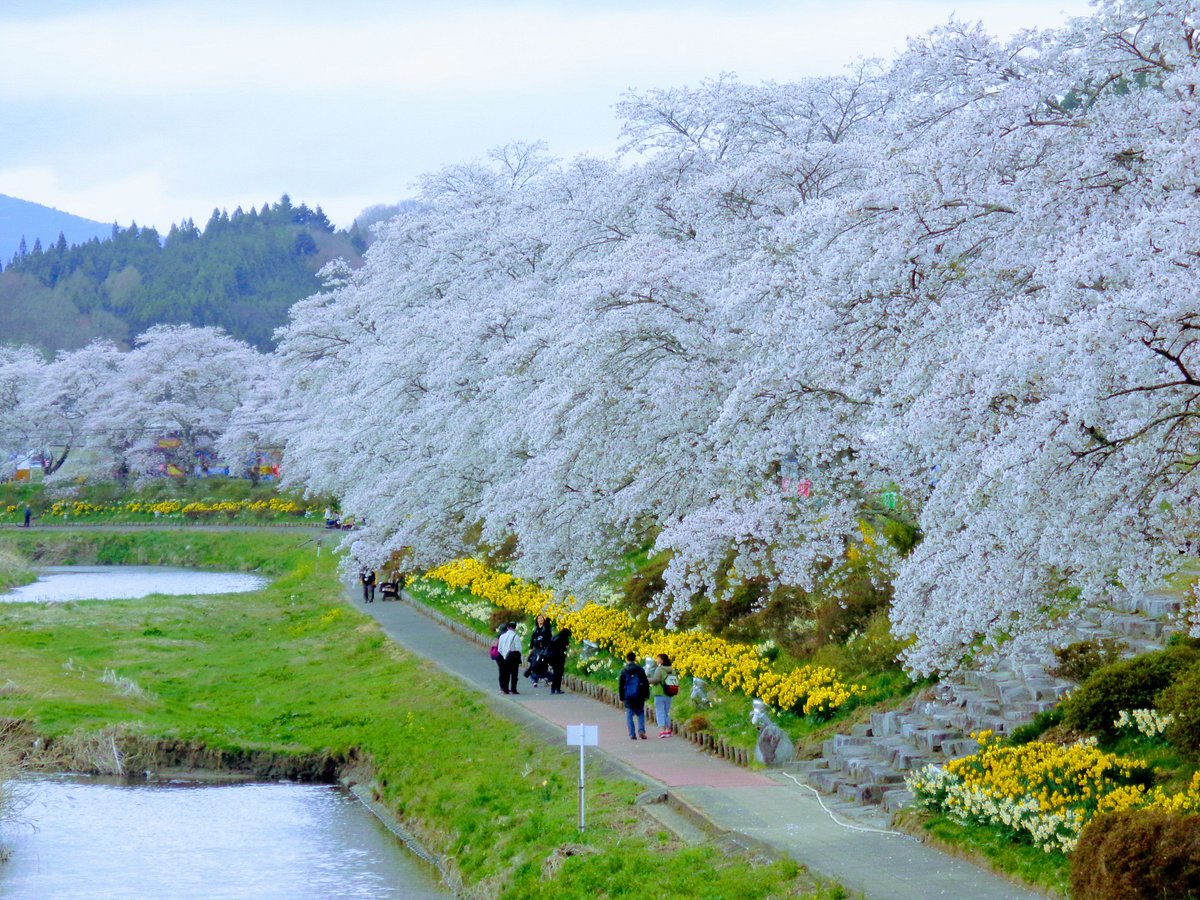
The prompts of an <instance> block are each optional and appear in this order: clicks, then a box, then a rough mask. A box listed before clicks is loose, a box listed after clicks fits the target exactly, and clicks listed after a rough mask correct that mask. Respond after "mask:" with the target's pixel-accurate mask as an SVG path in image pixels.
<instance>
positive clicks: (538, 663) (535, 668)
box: [525, 647, 550, 687]
mask: <svg viewBox="0 0 1200 900" xmlns="http://www.w3.org/2000/svg"><path fill="white" fill-rule="evenodd" d="M525 677H526V678H529V679H532V681H533V686H534V687H537V683H538V681H540V680H542V679H545V680H547V681H549V680H550V661H549V660H548V659H547V658H546V651H545V649H543V648H542V647H534V648H533V649H532V650H530V651H529V660H528V665H527V666H526V667H525Z"/></svg>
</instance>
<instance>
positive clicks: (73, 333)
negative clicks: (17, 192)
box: [0, 194, 366, 353]
mask: <svg viewBox="0 0 1200 900" xmlns="http://www.w3.org/2000/svg"><path fill="white" fill-rule="evenodd" d="M18 202H19V201H18ZM30 205H32V204H30ZM57 235H58V232H57V231H56V232H55V236H54V237H53V238H52V239H50V240H49V241H42V243H41V244H40V245H36V246H33V245H30V246H27V252H26V253H24V254H20V255H18V256H17V258H15V259H13V258H12V257H11V256H10V257H9V260H7V261H6V263H5V266H4V271H3V272H0V342H3V343H15V344H29V345H32V346H34V347H38V348H40V349H42V350H43V351H46V352H48V353H53V352H56V351H58V350H65V349H73V348H75V347H81V346H83V345H84V344H86V343H88V342H89V341H91V340H93V339H95V338H110V339H112V340H114V341H116V342H118V343H129V342H130V341H131V340H132V339H133V338H134V337H135V336H136V335H138V334H140V333H142V332H143V331H145V330H146V329H147V328H149V327H150V326H152V325H159V324H190V325H214V326H219V327H221V328H224V329H225V330H226V331H227V332H229V333H230V334H231V335H233V336H234V337H236V338H239V339H241V340H244V341H247V342H248V343H251V344H253V345H254V346H256V347H259V348H260V349H264V350H266V349H270V347H271V346H272V336H273V334H274V332H275V329H276V328H278V327H279V326H280V325H282V324H284V323H285V322H286V321H287V315H288V310H289V309H290V308H291V305H292V304H293V303H295V302H296V301H297V300H299V299H301V298H302V297H307V296H309V295H310V294H314V293H316V292H317V291H319V290H320V289H321V286H322V281H321V279H320V278H318V277H317V272H318V271H320V269H321V268H322V267H323V266H324V265H325V263H327V262H329V261H330V260H331V259H335V258H338V257H340V258H342V259H345V260H346V261H347V262H348V263H350V265H352V266H356V265H360V264H361V262H362V257H361V253H362V252H363V250H365V249H366V241H365V239H364V237H363V235H362V234H361V232H360V231H359V230H358V228H357V227H352V228H351V229H350V230H349V231H337V230H336V229H335V228H334V227H333V225H332V224H331V223H330V221H329V219H328V218H327V217H326V216H325V213H324V212H322V211H321V207H319V206H318V207H317V208H316V209H309V207H308V206H307V205H305V204H303V203H301V204H299V205H298V206H296V205H293V204H292V201H291V199H290V198H289V197H288V196H287V195H286V194H285V195H283V196H282V197H281V198H280V199H279V202H278V203H275V204H273V205H272V204H265V203H264V204H263V206H262V208H261V209H255V208H254V207H253V206H251V207H250V210H249V212H247V211H245V210H243V209H242V208H241V207H240V206H239V207H238V208H237V209H235V210H234V211H233V212H232V213H229V212H226V211H225V210H223V209H214V210H213V214H212V217H211V218H210V219H209V220H208V223H207V224H206V225H205V226H204V228H203V229H201V228H199V227H198V226H197V225H196V224H195V223H194V222H193V221H192V220H191V219H186V220H184V221H183V222H180V223H179V224H177V225H172V226H171V230H170V231H169V232H167V234H166V235H165V236H164V235H160V234H159V233H158V231H156V230H155V229H153V228H138V227H136V226H134V225H130V227H128V228H118V227H115V226H106V228H105V234H104V236H103V237H102V238H99V239H97V238H95V237H89V238H88V239H87V240H86V241H85V242H83V243H81V244H78V245H77V246H70V240H69V239H68V238H67V237H66V234H65V232H64V239H63V240H62V241H59V240H58V237H57ZM18 240H19V239H18ZM26 244H27V245H29V240H28V238H26Z"/></svg>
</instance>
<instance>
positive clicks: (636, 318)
mask: <svg viewBox="0 0 1200 900" xmlns="http://www.w3.org/2000/svg"><path fill="white" fill-rule="evenodd" d="M1198 66H1200V40H1198V38H1197V31H1196V16H1195V9H1194V7H1193V5H1192V4H1191V3H1187V2H1151V0H1133V2H1104V3H1101V4H1100V5H1099V6H1098V8H1097V11H1096V12H1095V14H1094V15H1092V16H1090V17H1088V18H1084V19H1079V20H1075V21H1073V22H1071V23H1069V24H1068V26H1067V27H1065V28H1063V29H1059V30H1055V31H1046V32H1027V33H1023V34H1020V35H1017V36H1016V37H1014V38H1013V39H1011V40H1009V41H1006V42H1002V41H998V40H996V39H994V38H992V37H990V36H989V35H987V34H986V33H984V32H983V30H982V29H980V28H979V27H975V26H971V25H968V24H964V23H960V22H955V21H952V22H950V23H949V24H948V25H946V26H945V27H943V28H940V29H936V30H934V31H932V32H930V33H929V34H927V35H924V36H922V37H918V38H915V39H913V40H912V41H910V44H909V48H908V50H907V51H906V52H905V53H903V54H902V55H900V56H899V57H898V58H897V59H896V60H894V61H893V62H891V63H890V64H886V65H885V64H882V63H875V62H867V63H860V64H858V65H856V66H854V67H853V68H851V69H850V70H848V71H847V73H846V74H845V75H844V76H841V77H837V78H823V79H812V80H808V81H804V82H799V83H796V84H790V85H777V84H772V85H762V86H750V85H743V84H740V83H738V82H737V81H736V80H735V79H733V78H731V77H726V76H722V77H720V78H718V79H716V80H714V81H712V82H707V83H704V84H702V85H700V86H699V87H697V88H694V89H687V88H677V89H670V90H664V91H654V92H648V93H646V94H643V95H635V96H630V97H627V98H625V100H624V101H623V102H622V103H621V105H620V107H619V110H620V113H621V114H622V115H623V116H624V118H625V123H626V124H625V129H624V133H625V136H626V139H627V145H626V147H625V148H624V158H623V159H622V160H620V161H618V160H597V159H587V158H584V159H578V160H574V161H572V162H570V163H563V162H558V161H552V160H548V159H546V158H545V157H544V156H543V155H542V153H541V151H540V149H539V148H537V147H536V146H529V145H514V146H512V147H508V148H504V149H502V150H501V151H498V152H497V153H496V154H495V155H494V157H493V158H491V159H489V160H487V161H485V162H484V163H480V164H472V165H461V166H452V167H448V168H446V169H444V170H442V171H440V172H438V173H435V174H433V175H431V176H429V177H428V178H427V179H426V180H425V182H424V184H423V190H422V196H421V197H420V198H419V203H418V204H417V205H415V206H414V208H412V209H411V210H408V211H406V212H404V213H403V214H401V215H400V216H398V217H397V218H395V219H394V220H392V221H391V222H390V223H388V224H386V225H383V226H379V227H378V231H377V234H378V236H379V237H378V240H377V242H376V243H375V244H374V245H373V246H372V247H371V250H370V252H369V253H368V254H367V258H366V263H365V265H364V267H363V268H362V269H361V270H358V271H354V272H352V271H349V270H348V269H346V268H345V267H344V266H340V267H333V268H331V269H329V270H328V272H327V276H328V278H329V287H328V289H327V290H326V291H325V292H323V293H322V294H319V295H317V296H315V297H312V298H309V299H308V300H306V301H304V302H302V303H301V304H298V305H297V306H296V308H295V309H294V310H293V315H292V320H291V323H290V324H289V326H288V327H287V328H286V329H284V330H283V331H282V332H281V343H280V351H279V364H280V367H281V373H282V376H281V377H282V380H283V386H282V388H281V392H280V403H281V405H283V406H284V407H285V408H286V409H287V410H288V413H289V416H290V417H294V418H291V419H290V420H289V421H288V422H285V424H284V427H283V429H282V436H283V438H284V439H285V441H286V446H287V462H288V473H289V474H288V477H289V478H290V479H291V480H293V481H294V482H296V483H298V484H302V485H304V486H305V487H306V488H308V489H310V490H313V491H321V492H330V493H334V494H336V495H338V496H339V497H341V498H342V502H343V509H344V510H345V511H347V512H350V513H352V514H357V515H359V516H364V517H366V519H367V522H368V527H367V529H366V530H364V531H363V532H361V533H360V534H359V535H358V538H357V540H358V543H357V545H356V553H359V554H360V555H362V556H363V557H364V558H366V557H371V558H382V557H383V556H385V555H386V554H387V553H389V552H391V551H392V550H395V549H398V548H401V547H405V548H409V549H410V550H411V552H412V554H413V558H414V560H415V561H416V562H418V563H422V562H425V563H432V562H436V561H440V560H442V559H444V558H445V557H446V556H448V555H450V554H453V553H458V552H462V551H463V549H465V548H466V547H467V538H468V536H470V537H482V538H483V539H484V540H487V541H491V542H499V541H501V540H504V539H508V538H513V537H515V538H516V540H517V546H518V556H517V559H516V563H515V565H516V568H517V570H518V571H519V572H521V573H522V574H526V575H530V576H532V577H536V578H540V579H543V580H547V581H549V582H551V583H554V584H556V585H560V586H563V587H566V588H571V589H582V588H585V587H586V586H587V585H588V584H589V583H590V582H592V581H593V580H594V579H595V578H596V577H597V575H598V574H600V573H601V572H602V571H603V570H604V569H605V567H606V566H607V565H608V564H609V561H610V560H611V559H612V558H613V556H614V555H615V554H616V553H618V552H619V551H620V550H621V549H623V548H625V547H627V546H628V545H629V544H631V543H636V542H639V541H642V540H645V539H646V538H647V537H648V536H650V535H655V536H656V537H655V540H656V546H657V547H658V548H659V549H663V550H670V551H671V553H672V558H671V563H670V565H669V568H668V570H667V575H666V579H667V584H668V590H667V592H666V593H665V594H664V596H663V598H661V605H660V608H659V609H658V610H657V612H658V613H659V614H661V615H662V616H663V617H664V618H665V619H666V620H668V621H673V620H675V619H676V618H677V617H678V615H679V614H680V612H681V611H682V610H684V609H686V608H687V606H688V605H689V604H691V603H694V602H697V601H698V599H699V598H702V597H707V598H709V599H711V598H714V597H716V596H718V594H719V591H720V585H721V584H723V583H726V582H728V581H729V577H728V576H729V575H730V573H731V572H732V573H734V575H735V576H736V577H743V578H745V577H755V578H764V579H766V580H767V581H768V582H771V583H788V584H800V585H807V584H810V583H811V582H812V579H813V577H814V573H815V572H817V571H819V570H821V569H822V568H823V567H827V566H828V564H829V563H830V562H831V561H836V560H838V559H840V558H842V557H843V556H844V555H845V554H846V552H847V549H848V547H849V546H850V545H852V544H855V543H857V542H861V540H862V533H861V522H862V519H863V516H864V515H865V513H866V510H868V509H869V508H870V507H871V506H872V504H873V502H874V500H873V498H876V497H877V496H878V493H879V492H880V491H881V490H883V489H885V488H895V489H898V490H899V492H900V493H901V495H902V496H903V497H904V499H905V503H906V505H908V506H909V507H911V508H912V509H914V510H916V512H917V514H918V516H919V524H920V529H921V533H922V538H923V539H922V541H921V543H920V544H919V545H918V546H917V548H916V549H915V550H914V551H913V552H911V553H910V554H908V555H907V556H906V557H904V558H903V559H894V558H892V557H891V556H890V555H888V554H887V553H885V552H881V553H880V554H879V555H878V560H877V561H878V563H879V565H880V566H882V567H883V568H882V570H881V572H880V575H881V577H885V576H887V575H888V572H889V570H890V571H891V573H893V574H894V577H895V606H894V609H893V621H894V626H895V629H896V631H897V633H898V634H900V635H903V636H906V637H908V636H911V637H913V638H914V643H913V644H912V646H911V648H910V649H909V651H908V652H907V657H906V662H907V664H908V665H909V667H910V668H911V669H912V670H913V671H916V672H928V671H933V670H938V669H948V668H952V667H954V666H955V665H957V664H958V663H959V661H960V660H961V658H962V657H963V655H964V653H965V652H966V651H967V650H968V649H970V648H973V647H975V646H977V645H979V644H980V643H984V644H993V645H998V646H999V645H1003V646H1004V648H1005V649H1009V650H1013V651H1020V650H1022V649H1028V648H1031V647H1033V646H1034V644H1035V643H1036V640H1044V639H1045V638H1046V637H1047V636H1048V635H1049V634H1050V631H1049V630H1048V629H1047V628H1046V627H1045V626H1046V624H1047V622H1049V621H1051V620H1053V619H1055V617H1067V618H1069V617H1070V616H1072V615H1075V614H1078V613H1079V612H1081V611H1082V610H1083V609H1084V608H1086V607H1087V606H1088V605H1091V604H1095V603H1101V602H1105V601H1106V600H1108V599H1111V597H1112V596H1113V594H1114V593H1117V592H1120V591H1130V590H1133V591H1136V590H1143V589H1146V588H1147V587H1148V586H1150V585H1152V584H1154V583H1155V582H1156V581H1157V580H1158V579H1160V578H1161V577H1162V576H1163V575H1164V573H1166V572H1168V571H1169V570H1170V569H1171V567H1172V565H1173V564H1174V563H1175V559H1176V555H1177V554H1176V551H1177V549H1178V548H1179V546H1180V545H1181V544H1182V543H1183V542H1184V541H1185V540H1186V539H1188V538H1189V537H1191V536H1192V535H1194V534H1195V531H1196V518H1197V513H1196V507H1195V504H1196V501H1195V496H1196V488H1197V484H1196V473H1195V454H1194V449H1193V448H1194V447H1195V445H1196V429H1195V422H1196V418H1195V417H1196V411H1195V407H1196V402H1197V394H1196V387H1197V384H1200V382H1198V380H1197V379H1198V378H1200V370H1198V366H1200V360H1198V359H1197V358H1196V353H1197V344H1196V342H1195V336H1196V328H1197V323H1198V319H1197V316H1198V315H1200V313H1198V312H1197V299H1198V288H1197V284H1198V282H1197V277H1196V270H1197V266H1198V265H1200V256H1198V252H1200V251H1198V250H1197V235H1200V218H1198V217H1200V207H1198V206H1197V204H1196V199H1195V198H1196V191H1197V189H1198V185H1200V143H1198V140H1197V137H1196V135H1197V134H1200V128H1197V124H1198V123H1197V115H1198V112H1200V110H1198V106H1197V104H1198V103H1200V100H1198V99H1197V93H1196V84H1197V78H1198ZM785 472H791V473H792V476H793V479H794V481H799V480H800V479H801V478H803V480H804V482H805V483H806V484H808V485H810V490H808V491H806V492H805V495H798V494H797V492H796V490H795V483H792V485H791V488H792V490H791V492H790V495H785V494H784V492H783V491H782V490H781V489H780V487H781V484H780V481H781V476H782V475H784V474H785Z"/></svg>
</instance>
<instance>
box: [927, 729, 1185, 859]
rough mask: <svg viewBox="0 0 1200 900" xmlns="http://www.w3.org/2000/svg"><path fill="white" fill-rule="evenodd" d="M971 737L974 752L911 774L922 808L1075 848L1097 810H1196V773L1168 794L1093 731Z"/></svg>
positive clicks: (1048, 845) (1051, 846) (1046, 844)
mask: <svg viewBox="0 0 1200 900" xmlns="http://www.w3.org/2000/svg"><path fill="white" fill-rule="evenodd" d="M973 737H975V738H976V740H978V741H979V744H980V749H979V752H978V753H976V754H974V755H973V756H966V757H963V758H962V759H956V760H953V761H951V762H949V763H947V764H946V765H945V766H944V767H938V766H935V765H930V766H926V767H925V768H923V769H921V770H920V771H918V772H915V773H913V774H912V775H909V777H908V779H907V784H908V788H909V790H911V791H912V792H913V794H914V795H915V796H916V798H917V801H918V803H920V804H921V805H922V806H924V807H925V808H926V809H931V810H935V811H938V812H943V813H945V814H947V815H948V816H950V817H951V818H952V819H954V820H956V821H958V822H960V823H962V824H978V825H993V826H998V827H1000V828H1002V829H1004V830H1005V831H1007V832H1009V833H1010V835H1011V836H1012V837H1014V838H1015V839H1017V840H1023V841H1028V842H1030V843H1032V844H1034V845H1035V846H1038V847H1040V848H1041V849H1043V850H1045V851H1046V852H1048V853H1049V852H1053V851H1060V852H1063V853H1069V852H1070V851H1071V850H1073V849H1074V848H1075V844H1076V843H1077V842H1078V840H1079V833H1080V832H1081V831H1082V830H1083V826H1084V825H1086V824H1087V823H1088V822H1089V821H1090V820H1091V819H1092V818H1094V817H1095V816H1097V815H1100V814H1101V813H1105V812H1111V811H1115V810H1122V809H1142V808H1152V809H1163V810H1168V811H1172V812H1184V813H1200V772H1198V773H1196V775H1195V776H1193V778H1192V782H1191V784H1190V785H1189V787H1188V788H1187V789H1186V790H1185V791H1182V792H1180V793H1174V794H1172V793H1168V792H1166V791H1165V790H1163V789H1162V788H1161V787H1153V788H1152V787H1149V784H1150V781H1151V778H1152V776H1153V772H1152V770H1151V769H1150V768H1149V767H1148V766H1147V765H1146V763H1144V762H1143V761H1142V760H1139V759H1133V758H1130V757H1122V756H1118V755H1116V754H1114V753H1106V752H1104V751H1102V750H1100V749H1099V748H1098V747H1097V746H1096V741H1095V739H1094V738H1088V739H1085V740H1082V741H1079V742H1077V743H1075V744H1071V745H1069V746H1063V745H1060V744H1052V743H1046V742H1043V741H1032V742H1030V743H1028V744H1021V745H1018V746H1007V745H1004V744H1003V743H1001V742H1000V740H999V739H997V738H995V737H993V735H992V733H991V732H988V731H984V732H980V733H979V734H976V735H973Z"/></svg>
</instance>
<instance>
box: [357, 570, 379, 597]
mask: <svg viewBox="0 0 1200 900" xmlns="http://www.w3.org/2000/svg"><path fill="white" fill-rule="evenodd" d="M358 580H359V581H361V582H362V589H363V603H374V602H375V570H374V569H363V570H362V571H361V572H359V573H358Z"/></svg>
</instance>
